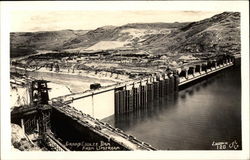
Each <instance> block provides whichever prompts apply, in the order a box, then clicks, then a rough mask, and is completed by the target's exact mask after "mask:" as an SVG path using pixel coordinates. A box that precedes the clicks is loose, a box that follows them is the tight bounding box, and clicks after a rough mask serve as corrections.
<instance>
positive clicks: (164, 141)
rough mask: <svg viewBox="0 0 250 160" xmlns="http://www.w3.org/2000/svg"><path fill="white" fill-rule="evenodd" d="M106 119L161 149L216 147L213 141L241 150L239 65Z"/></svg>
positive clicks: (203, 148)
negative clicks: (237, 145)
mask: <svg viewBox="0 0 250 160" xmlns="http://www.w3.org/2000/svg"><path fill="white" fill-rule="evenodd" d="M107 122H109V123H111V124H112V125H114V126H115V127H118V128H121V129H122V130H124V131H125V132H126V133H128V134H131V135H133V136H135V137H136V138H137V139H140V140H142V141H145V142H148V143H149V144H151V145H152V146H153V147H156V148H157V149H161V150H167V149H170V150H209V149H216V146H213V145H212V143H213V142H215V143H216V142H227V143H228V145H227V146H226V149H233V148H229V144H231V143H232V142H234V141H235V142H236V143H237V144H239V147H236V148H237V149H241V79H240V66H236V67H231V68H228V69H226V70H223V71H221V72H219V73H217V74H216V75H213V76H211V77H209V78H207V79H206V80H203V81H201V82H199V83H197V84H195V85H193V86H191V87H188V88H186V89H184V90H181V91H179V93H178V94H176V95H170V96H168V97H164V98H160V99H158V100H155V101H154V102H153V103H151V104H148V106H147V109H144V110H141V111H138V112H134V113H130V114H128V115H122V116H119V117H116V118H114V117H113V119H112V118H111V119H109V120H108V121H107Z"/></svg>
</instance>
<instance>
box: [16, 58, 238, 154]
mask: <svg viewBox="0 0 250 160" xmlns="http://www.w3.org/2000/svg"><path fill="white" fill-rule="evenodd" d="M233 64H234V58H232V57H227V58H223V59H220V60H217V61H209V62H201V63H197V64H194V65H188V66H184V67H182V68H178V69H176V70H175V71H166V72H165V73H161V74H155V75H153V76H150V77H146V78H143V79H138V80H134V81H129V82H124V83H119V84H116V85H111V86H107V87H102V88H99V89H96V90H88V91H85V92H81V93H73V94H69V95H65V96H60V97H57V98H54V99H52V100H51V101H49V98H48V90H49V88H47V81H43V80H39V81H34V82H32V84H31V86H32V87H31V99H32V103H31V105H30V106H23V107H20V108H19V109H17V110H14V111H12V113H11V122H12V123H16V124H20V125H21V126H22V128H23V130H24V132H25V133H27V134H29V133H31V132H34V130H36V131H37V132H38V134H39V136H40V139H41V140H42V143H43V144H44V145H45V146H47V148H50V149H49V150H60V151H68V150H74V151H91V150H95V151H101V150H102V151H103V150H156V149H155V148H154V147H152V146H151V145H149V144H147V143H145V142H143V141H140V140H138V139H136V137H133V136H132V135H128V134H126V133H124V132H123V131H122V130H120V129H118V128H114V127H112V126H111V125H109V124H107V123H104V122H102V121H100V120H99V119H101V120H102V119H104V118H107V117H109V116H112V115H116V116H119V115H120V114H125V113H129V112H133V111H136V110H139V109H143V108H145V107H146V106H147V103H149V102H152V101H153V100H154V99H157V98H159V97H164V96H166V95H172V94H175V93H177V92H178V90H179V89H181V88H182V87H186V86H188V85H190V84H192V83H193V82H195V81H197V80H200V79H202V78H206V77H207V76H210V75H212V74H214V73H217V72H218V71H220V70H223V69H226V68H228V67H231V66H233Z"/></svg>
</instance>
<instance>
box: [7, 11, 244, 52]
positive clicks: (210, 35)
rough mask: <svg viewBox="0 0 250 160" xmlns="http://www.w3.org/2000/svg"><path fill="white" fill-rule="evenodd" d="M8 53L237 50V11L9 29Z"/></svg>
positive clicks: (238, 35)
mask: <svg viewBox="0 0 250 160" xmlns="http://www.w3.org/2000/svg"><path fill="white" fill-rule="evenodd" d="M10 37H11V39H10V40H11V56H17V55H23V53H25V54H32V53H34V52H35V51H36V50H42V49H44V50H66V51H67V50H73V51H74V52H79V51H80V50H116V49H120V48H125V49H126V48H127V49H131V50H142V51H147V52H150V53H153V54H158V53H208V52H209V53H215V54H216V53H221V52H223V53H240V13H238V12H224V13H221V14H218V15H215V16H213V17H211V18H207V19H204V20H202V21H198V22H191V23H177V22H175V23H132V24H127V25H123V26H119V27H115V26H104V27H100V28H97V29H95V30H90V31H84V30H80V31H73V30H63V31H55V32H53V31H50V32H25V33H11V35H10Z"/></svg>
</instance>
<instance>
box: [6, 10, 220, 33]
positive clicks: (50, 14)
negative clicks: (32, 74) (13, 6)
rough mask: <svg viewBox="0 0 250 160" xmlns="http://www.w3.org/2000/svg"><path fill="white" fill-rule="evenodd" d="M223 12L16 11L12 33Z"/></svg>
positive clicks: (180, 18) (180, 19)
mask: <svg viewBox="0 0 250 160" xmlns="http://www.w3.org/2000/svg"><path fill="white" fill-rule="evenodd" d="M218 13H221V12H212V11H161V10H160V11H159V10H158V11H12V12H11V20H10V22H11V26H10V28H11V29H10V31H11V32H35V31H54V30H64V29H72V30H90V29H96V28H98V27H101V26H106V25H113V26H121V25H124V24H127V23H150V22H193V21H199V20H202V19H205V18H209V17H212V16H213V15H215V14H218Z"/></svg>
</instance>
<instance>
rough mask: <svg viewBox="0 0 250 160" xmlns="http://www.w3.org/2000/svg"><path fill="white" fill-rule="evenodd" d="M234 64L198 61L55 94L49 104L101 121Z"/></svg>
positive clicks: (132, 109)
mask: <svg viewBox="0 0 250 160" xmlns="http://www.w3.org/2000/svg"><path fill="white" fill-rule="evenodd" d="M233 64H234V58H232V57H228V58H225V59H221V60H217V61H209V62H201V63H197V64H194V65H188V66H184V67H182V68H178V69H176V71H170V72H166V73H161V74H155V75H153V76H150V77H147V78H144V79H139V80H134V81H129V82H124V83H120V84H116V85H111V86H107V87H102V88H100V89H96V90H89V91H85V92H81V93H74V94H70V95H65V96H61V97H57V98H55V99H52V103H53V102H58V101H59V102H63V103H67V104H68V105H69V106H72V107H75V108H76V109H78V110H80V111H82V112H84V113H86V114H89V115H90V116H92V117H95V118H98V119H101V120H102V119H104V118H107V117H109V116H112V115H114V114H115V115H119V114H123V113H129V112H132V111H135V110H138V109H141V108H145V107H146V104H147V103H148V102H152V101H153V100H154V99H157V98H159V97H163V96H166V95H169V94H174V93H176V92H178V90H179V89H182V88H184V87H186V86H188V85H191V84H192V83H194V82H195V81H197V80H201V79H203V78H206V77H207V76H210V75H212V74H214V73H217V72H218V71H220V70H223V69H226V68H228V67H231V66H233Z"/></svg>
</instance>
